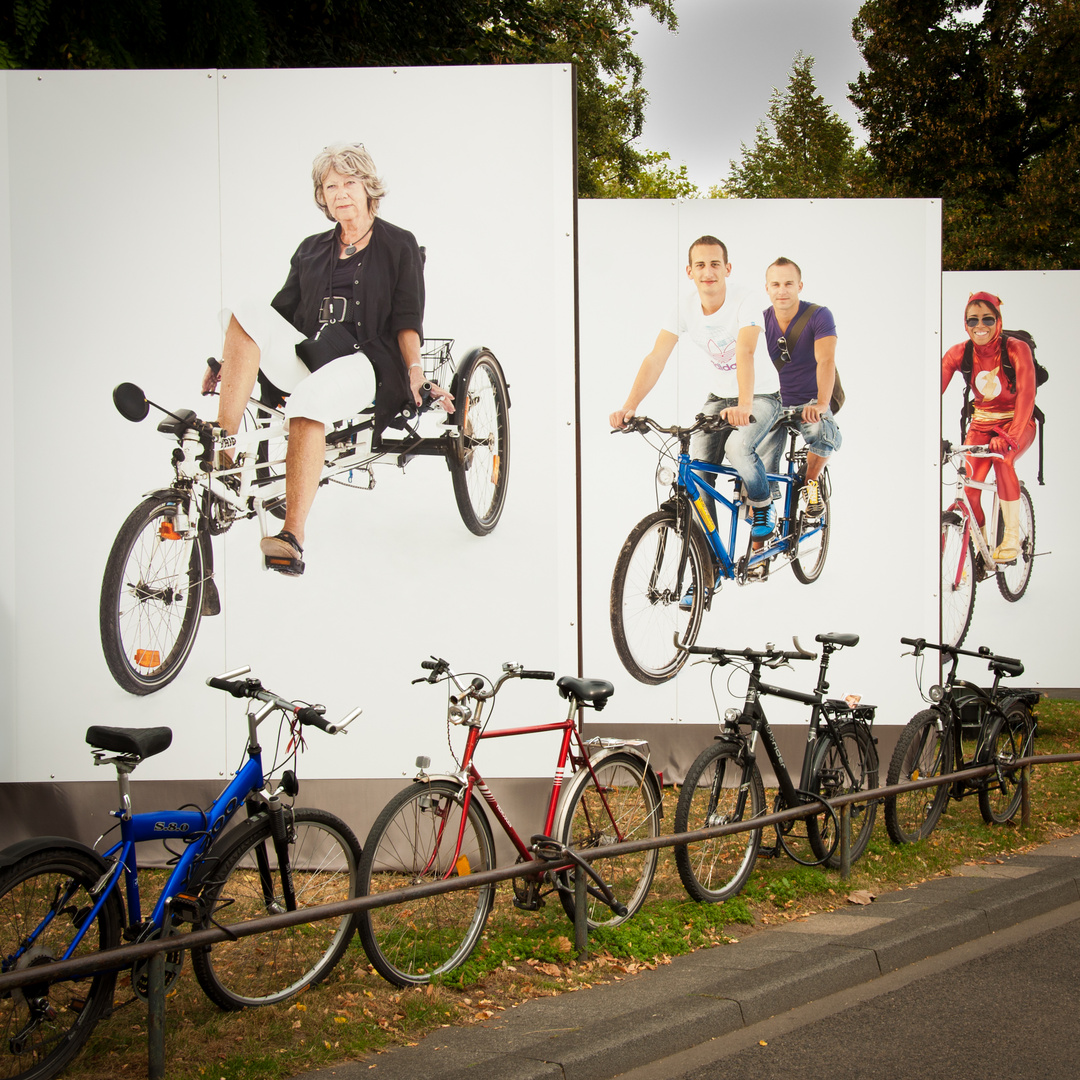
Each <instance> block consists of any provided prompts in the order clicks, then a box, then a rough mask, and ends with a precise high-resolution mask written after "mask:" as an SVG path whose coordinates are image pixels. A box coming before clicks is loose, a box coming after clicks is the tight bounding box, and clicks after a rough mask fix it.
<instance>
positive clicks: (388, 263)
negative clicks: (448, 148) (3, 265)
mask: <svg viewBox="0 0 1080 1080" xmlns="http://www.w3.org/2000/svg"><path fill="white" fill-rule="evenodd" d="M311 177H312V182H313V184H314V189H315V203H316V205H317V206H318V207H319V209H320V210H322V212H323V213H324V214H325V215H326V216H327V218H329V219H330V220H331V221H333V222H334V223H335V224H334V227H333V228H332V229H330V230H329V231H328V232H323V233H317V234H316V235H314V236H309V237H308V238H307V239H306V240H304V241H303V243H301V244H300V246H299V247H298V248H297V249H296V252H295V253H294V255H293V257H292V263H291V265H290V267H289V276H288V278H287V279H286V281H285V284H284V285H283V286H282V288H281V290H280V291H279V292H278V294H277V296H275V297H274V299H273V301H271V304H270V307H269V308H266V307H265V306H264V305H253V306H251V308H250V309H244V308H239V307H238V308H234V309H232V310H231V311H228V312H225V313H224V321H225V322H226V329H225V344H224V346H223V348H222V354H221V367H220V372H215V371H213V370H212V369H211V368H209V367H208V368H207V371H206V374H205V375H204V376H203V387H202V388H203V393H206V394H208V393H210V392H212V391H213V389H214V387H215V386H216V385H217V384H218V382H219V381H220V395H221V396H220V400H219V404H218V424H219V425H220V426H221V427H222V428H224V429H225V430H226V431H227V432H229V433H231V434H235V433H236V431H237V430H238V429H239V427H240V423H241V419H242V417H243V413H244V409H245V407H246V406H247V403H248V399H249V398H250V396H251V393H252V390H253V389H254V387H255V380H256V379H257V378H258V376H259V371H260V367H261V368H262V370H263V372H264V375H267V374H268V375H269V378H270V380H271V381H272V382H273V383H274V384H275V385H280V386H281V387H282V389H285V390H289V391H290V395H289V399H288V404H287V405H286V408H285V423H286V430H287V431H288V434H289V443H288V449H287V451H286V458H285V488H286V496H285V522H284V528H283V529H282V530H281V532H279V533H278V534H277V535H276V536H267V537H264V538H263V540H262V542H261V548H262V553H263V556H264V558H265V561H266V565H267V567H269V568H270V569H272V570H278V571H280V572H281V573H285V574H292V575H296V574H302V573H303V572H304V563H303V559H302V556H303V546H302V545H303V543H304V526H305V523H306V521H307V516H308V512H309V511H310V509H311V504H312V502H313V501H314V499H315V493H316V491H317V490H318V487H319V479H320V477H321V475H322V467H323V460H324V447H325V435H326V427H327V425H329V424H332V423H333V422H334V421H336V420H341V419H343V418H345V417H348V416H351V415H352V414H354V413H356V412H359V411H360V410H361V409H363V408H365V407H366V406H367V405H369V404H370V403H371V401H372V398H374V401H375V424H374V431H375V433H379V432H381V431H382V430H383V428H385V427H386V426H387V425H388V424H390V423H392V422H393V421H394V418H395V417H396V416H397V415H398V414H399V413H400V412H401V411H402V410H403V409H407V410H409V411H411V410H412V408H413V407H417V406H419V405H420V403H421V398H420V390H421V387H422V386H423V385H424V370H423V365H422V364H421V361H420V345H421V342H422V341H423V316H424V273H423V260H422V258H421V254H420V249H419V247H418V246H417V243H416V239H415V238H414V237H413V235H412V233H410V232H407V231H406V230H404V229H401V228H398V226H396V225H391V224H390V223H389V222H388V221H385V220H384V219H383V218H381V217H379V216H378V209H379V203H380V201H381V199H382V197H383V195H384V194H385V193H386V188H385V186H384V184H383V182H382V180H381V179H380V178H379V177H378V176H377V175H376V171H375V163H374V162H373V161H372V160H371V155H370V154H368V152H367V151H366V150H365V149H364V147H363V145H362V144H360V143H341V144H336V145H334V146H328V147H327V148H326V149H325V150H323V151H322V152H321V153H320V154H319V155H318V156H317V157H316V158H315V161H314V163H313V164H312V169H311ZM297 357H299V359H300V360H301V361H302V362H303V366H300V365H298V364H297V359H296V358H297ZM290 366H291V367H292V368H294V369H298V370H299V373H300V376H301V377H300V378H299V380H298V381H296V380H295V378H293V379H290V378H289V377H288V376H287V375H286V376H282V375H281V374H279V372H281V371H287V370H288V369H289V367H290ZM268 369H269V372H268ZM290 381H294V382H295V384H294V385H292V386H288V385H286V383H288V382H290ZM431 395H432V399H433V400H434V401H435V402H437V403H439V404H440V405H442V406H443V407H444V408H446V409H447V410H448V411H451V410H452V408H453V400H452V398H451V397H450V395H449V394H448V393H447V392H446V391H445V390H443V389H442V388H441V387H438V386H434V385H432V386H431Z"/></svg>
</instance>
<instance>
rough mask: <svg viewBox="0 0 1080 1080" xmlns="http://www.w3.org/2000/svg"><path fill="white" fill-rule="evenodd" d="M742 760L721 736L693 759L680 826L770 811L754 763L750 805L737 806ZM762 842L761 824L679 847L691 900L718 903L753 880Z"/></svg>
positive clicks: (723, 821) (685, 827) (678, 858)
mask: <svg viewBox="0 0 1080 1080" xmlns="http://www.w3.org/2000/svg"><path fill="white" fill-rule="evenodd" d="M742 783H743V765H742V762H741V761H740V760H739V750H738V748H737V747H735V746H734V745H733V744H731V743H730V742H723V741H718V742H714V743H713V744H712V745H711V746H707V747H705V749H704V750H702V752H701V753H700V754H698V756H697V757H696V758H695V759H694V763H693V764H692V765H691V766H690V768H689V769H688V770H687V772H686V779H685V780H684V781H683V786H682V790H681V791H680V792H679V802H678V805H677V806H676V808H675V832H677V833H684V832H693V831H695V830H697V829H707V828H711V827H712V826H714V825H727V824H730V823H732V822H736V821H742V820H744V819H746V818H748V819H751V820H752V819H753V818H756V817H760V816H761V815H762V814H764V813H765V785H764V784H763V783H762V780H761V772H760V770H759V769H758V767H757V765H754V766H753V768H752V770H751V774H750V780H749V784H748V785H747V788H746V792H747V797H748V798H749V806H747V805H746V804H745V803H744V805H743V810H742V811H741V812H740V811H739V809H738V798H739V791H740V786H741V785H742ZM760 847H761V829H751V830H749V831H748V832H739V833H732V834H731V835H730V836H717V837H714V838H713V839H712V840H701V841H698V842H697V843H695V844H682V845H679V846H677V847H676V848H675V866H676V868H677V869H678V871H679V878H680V879H681V881H682V883H683V888H684V889H686V892H687V894H688V895H689V896H690V898H691V899H692V900H697V901H698V902H699V903H704V904H719V903H720V902H721V901H723V900H727V899H730V898H731V897H732V896H737V895H738V894H739V893H740V892H741V891H742V888H743V886H744V885H745V884H746V883H747V881H749V880H750V875H751V873H753V870H754V863H755V862H756V860H757V855H758V849H759V848H760Z"/></svg>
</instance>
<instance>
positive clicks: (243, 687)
mask: <svg viewBox="0 0 1080 1080" xmlns="http://www.w3.org/2000/svg"><path fill="white" fill-rule="evenodd" d="M206 685H207V686H212V687H213V688H214V689H215V690H224V691H225V692H226V693H227V694H232V696H233V697H247V683H242V682H230V681H229V680H228V679H219V678H218V677H217V676H216V675H213V676H211V677H210V678H209V679H207V680H206Z"/></svg>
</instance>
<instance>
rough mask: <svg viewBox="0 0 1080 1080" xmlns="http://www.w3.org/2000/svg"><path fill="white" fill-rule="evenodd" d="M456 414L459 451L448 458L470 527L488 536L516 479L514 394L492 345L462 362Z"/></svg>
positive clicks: (464, 518) (456, 387)
mask: <svg viewBox="0 0 1080 1080" xmlns="http://www.w3.org/2000/svg"><path fill="white" fill-rule="evenodd" d="M454 416H455V417H456V418H457V424H458V427H459V429H460V431H461V436H460V439H459V441H458V444H457V447H456V448H455V449H456V453H451V455H450V456H449V457H448V458H447V462H448V463H449V466H450V473H451V475H452V476H453V479H454V498H455V499H456V500H457V506H458V512H459V513H460V514H461V520H462V521H463V522H465V527H466V528H467V529H468V530H469V531H470V532H472V533H475V534H476V535H477V536H486V535H487V534H488V533H489V532H491V530H492V529H494V528H495V526H496V525H497V524H498V522H499V518H500V517H501V516H502V511H503V504H504V503H505V502H506V487H507V484H509V482H510V394H509V391H508V390H507V387H506V379H505V377H504V376H503V370H502V366H501V365H500V364H499V361H498V360H496V359H495V357H494V355H493V354H492V353H490V352H489V351H488V350H487V349H480V350H479V351H477V352H476V353H474V354H472V355H471V356H469V357H468V358H467V359H466V360H465V363H464V364H462V365H461V370H460V371H459V372H458V374H457V379H456V380H455V382H454Z"/></svg>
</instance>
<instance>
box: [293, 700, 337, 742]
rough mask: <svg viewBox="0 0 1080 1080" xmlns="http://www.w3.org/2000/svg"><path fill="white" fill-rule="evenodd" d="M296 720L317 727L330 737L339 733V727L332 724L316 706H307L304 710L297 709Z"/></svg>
mask: <svg viewBox="0 0 1080 1080" xmlns="http://www.w3.org/2000/svg"><path fill="white" fill-rule="evenodd" d="M296 719H297V720H299V721H300V723H301V724H310V725H311V726H312V727H317V728H318V729H319V730H320V731H325V732H326V733H327V734H328V735H334V734H336V732H337V725H335V724H331V723H330V721H329V720H327V719H326V717H325V716H323V714H322V713H321V712H319V710H318V709H317V708H316V707H315V706H314V705H305V706H303V707H302V708H299V709H297V710H296Z"/></svg>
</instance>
